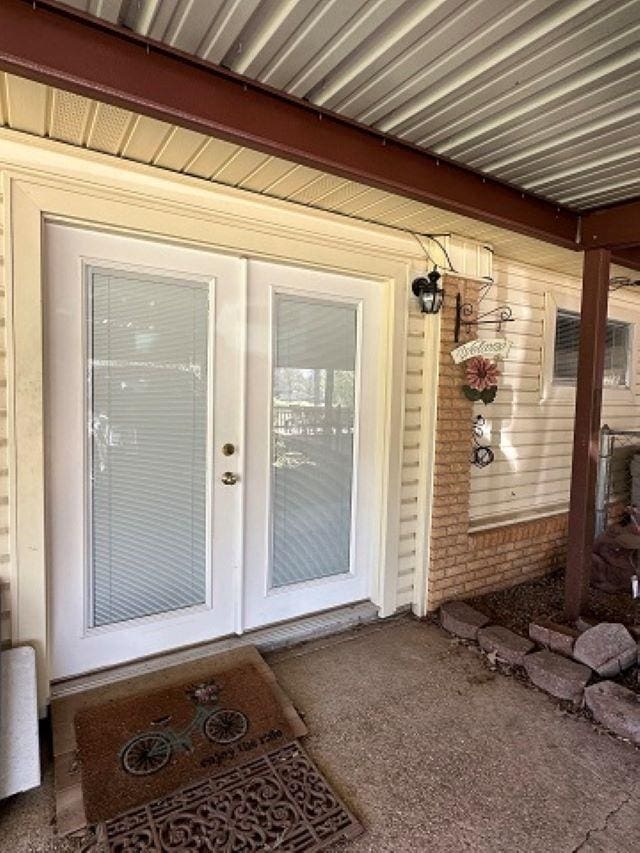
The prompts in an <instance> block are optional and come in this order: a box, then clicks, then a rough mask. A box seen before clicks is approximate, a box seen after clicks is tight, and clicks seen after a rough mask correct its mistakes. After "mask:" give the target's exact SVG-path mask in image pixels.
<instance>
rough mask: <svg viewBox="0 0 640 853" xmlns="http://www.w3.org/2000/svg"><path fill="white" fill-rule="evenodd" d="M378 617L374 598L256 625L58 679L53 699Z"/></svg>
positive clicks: (334, 631) (301, 639) (272, 648)
mask: <svg viewBox="0 0 640 853" xmlns="http://www.w3.org/2000/svg"><path fill="white" fill-rule="evenodd" d="M377 619H378V608H377V607H376V606H375V605H373V604H372V603H371V602H370V601H362V602H358V603H357V604H349V605H347V606H345V607H336V608H333V609H332V610H326V611H324V612H322V613H315V614H314V615H313V616H302V617H300V618H298V619H291V620H290V621H288V622H280V623H278V624H277V625H270V626H267V627H266V628H256V629H254V630H252V631H247V632H246V633H245V634H242V635H240V636H237V635H235V634H234V635H232V636H228V637H221V638H220V639H218V640H212V641H211V642H208V643H201V644H199V645H197V646H190V647H188V648H186V649H178V650H177V651H172V652H167V653H165V654H161V655H154V656H153V657H149V658H144V659H142V660H137V661H132V662H131V663H126V664H119V665H118V666H113V667H108V668H107V669H100V670H96V671H94V672H89V673H85V674H84V675H78V676H74V677H73V678H67V679H64V680H62V681H54V682H52V684H51V698H52V699H58V698H60V697H62V696H70V695H71V694H73V693H81V692H83V691H84V690H93V689H94V688H96V687H102V686H103V685H105V684H112V683H113V682H114V681H123V680H124V679H126V678H135V677H136V676H139V675H145V674H146V673H148V672H155V671H157V670H159V669H167V668H169V667H171V666H177V665H179V664H183V663H188V662H189V661H194V660H199V659H200V658H204V657H208V656H209V655H215V654H217V653H218V652H226V651H230V650H231V649H237V648H240V647H241V646H247V645H253V646H256V648H257V649H258V651H260V652H272V651H275V650H276V649H282V648H286V647H288V646H293V645H296V644H297V643H302V642H305V641H308V640H317V639H320V638H321V637H326V636H329V635H331V634H337V633H339V632H341V631H345V630H347V629H349V628H353V627H355V626H356V625H361V624H364V623H367V622H374V621H376V620H377Z"/></svg>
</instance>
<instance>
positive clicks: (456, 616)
mask: <svg viewBox="0 0 640 853" xmlns="http://www.w3.org/2000/svg"><path fill="white" fill-rule="evenodd" d="M488 622H489V617H488V616H485V615H484V614H483V613H480V612H479V611H478V610H474V608H473V607H470V606H469V605H468V604H465V603H464V601H447V602H446V603H445V604H443V605H442V607H441V608H440V624H441V625H442V627H443V628H444V629H445V631H449V632H450V633H451V634H455V635H456V637H462V638H463V639H465V640H476V639H477V638H478V630H479V629H480V628H484V626H485V625H487V624H488Z"/></svg>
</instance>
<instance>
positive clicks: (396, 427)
mask: <svg viewBox="0 0 640 853" xmlns="http://www.w3.org/2000/svg"><path fill="white" fill-rule="evenodd" d="M34 164H36V165H34ZM0 174H1V175H2V178H3V180H2V186H3V187H4V188H5V196H6V198H5V202H6V204H5V206H4V212H3V217H2V220H1V221H2V222H3V225H4V229H5V247H6V249H7V256H8V260H9V262H8V263H7V269H8V271H9V279H10V281H9V284H10V285H11V287H10V289H9V290H10V297H11V298H12V304H13V308H12V316H13V317H14V318H15V322H13V323H12V326H11V330H10V331H11V333H10V335H9V338H10V340H11V342H12V351H11V356H12V358H11V363H12V365H13V366H14V368H15V369H14V370H13V372H10V376H9V382H10V389H11V399H12V404H11V406H10V421H11V423H12V424H13V429H14V432H15V434H16V436H17V450H16V446H13V448H12V450H11V460H10V466H11V471H10V475H11V476H10V478H8V477H7V471H6V467H4V466H6V465H7V462H6V460H4V458H2V459H0V466H2V468H1V470H0V488H1V491H0V501H5V504H4V505H2V507H3V508H2V513H3V514H2V515H1V516H0V522H1V524H2V525H3V526H2V530H1V533H0V537H1V539H0V542H1V543H2V548H3V550H2V554H4V555H5V557H4V561H5V562H3V563H1V564H0V565H1V566H2V572H3V576H6V577H10V579H11V589H10V591H9V595H5V598H10V600H11V602H12V604H13V613H12V618H11V620H10V619H8V618H5V623H6V624H5V633H6V634H8V626H9V623H10V622H11V623H12V625H13V641H14V642H18V643H23V642H27V643H31V644H33V645H35V646H36V648H37V649H38V650H39V652H40V655H41V660H42V659H44V658H46V647H47V633H46V561H45V551H46V542H45V535H44V516H43V514H42V513H43V500H44V490H43V471H44V469H43V455H42V454H43V430H44V424H43V423H42V375H41V356H42V352H41V335H42V330H41V315H42V312H41V300H42V280H43V270H42V267H41V257H42V246H41V239H42V237H41V233H42V228H41V222H42V219H43V218H50V219H55V220H67V221H72V222H74V221H75V222H84V223H89V224H91V223H95V224H96V225H98V226H100V227H107V228H114V227H115V228H117V229H123V230H124V231H125V232H127V233H132V232H133V233H135V232H137V233H142V234H147V235H148V236H152V237H162V236H163V235H166V238H169V239H174V240H179V241H181V242H186V243H189V244H193V245H196V246H211V247H212V248H213V247H215V248H216V249H219V250H221V251H227V252H232V253H241V254H251V255H252V256H255V257H263V258H269V259H274V260H286V261H290V262H292V263H301V264H310V265H314V266H317V267H319V268H323V267H324V268H327V269H335V270H336V271H342V272H351V273H353V274H361V275H364V276H367V277H373V278H377V279H378V280H380V282H381V284H383V285H384V287H383V289H381V298H383V299H385V300H386V308H385V317H386V318H387V320H388V323H389V327H388V330H387V334H388V341H389V368H388V377H387V390H386V393H387V397H388V400H389V407H390V408H389V420H388V424H387V434H386V438H385V442H386V446H387V449H388V451H389V453H390V456H389V457H388V459H387V460H386V461H385V460H382V459H381V460H379V464H381V465H385V466H386V471H387V473H386V476H385V494H386V495H388V496H393V498H392V501H391V503H389V504H388V505H387V508H386V510H385V518H386V522H387V525H386V528H385V529H384V530H381V555H382V562H383V568H384V571H381V578H380V585H379V589H378V590H377V592H376V596H375V600H376V601H377V602H378V603H379V604H380V606H381V612H382V613H383V615H389V614H390V613H393V612H394V611H395V610H396V609H397V608H398V607H402V606H408V605H410V606H412V607H413V609H414V611H415V612H417V613H420V614H421V613H423V612H424V610H425V603H426V602H425V599H426V580H425V576H426V562H427V557H426V554H427V543H426V530H427V529H428V523H427V516H428V512H429V493H430V485H429V484H430V465H431V453H432V449H433V424H432V417H433V412H434V404H435V375H436V372H437V363H438V362H437V358H435V357H434V353H435V348H436V347H437V342H438V328H439V324H438V318H437V317H427V316H425V315H421V314H419V312H418V310H417V306H416V302H415V300H414V299H413V297H411V296H410V295H409V283H410V280H411V278H412V276H413V274H415V273H417V272H422V271H424V266H425V256H424V253H423V252H422V251H421V249H420V246H419V245H418V244H417V242H416V241H415V240H414V239H413V238H412V237H411V236H410V235H403V234H398V233H397V232H392V231H388V230H385V229H384V228H380V227H376V226H369V225H362V224H358V223H352V222H345V221H344V220H343V219H339V218H337V217H335V216H333V215H332V214H327V213H322V212H318V211H307V210H305V211H302V210H301V209H300V208H298V207H294V206H292V205H290V204H288V203H287V202H284V201H275V200H272V199H260V198H257V197H256V196H255V195H249V194H248V193H246V192H243V191H242V190H238V189H232V188H219V187H214V186H211V185H210V184H207V183H204V182H201V181H198V180H196V179H193V178H190V177H185V176H183V175H177V174H176V175H174V174H171V173H167V172H165V171H160V170H158V169H157V168H154V167H148V166H144V165H139V164H129V163H123V162H122V161H116V160H115V159H114V158H111V157H109V156H107V155H98V154H95V153H93V152H86V151H77V150H73V151H71V152H70V151H69V149H65V148H64V146H61V145H59V144H58V143H53V142H44V141H39V140H38V141H29V142H26V141H25V140H24V139H22V140H14V139H13V138H12V137H11V136H8V135H7V134H6V132H4V134H3V133H0ZM9 218H11V223H12V226H11V230H10V229H9ZM427 248H428V250H429V253H430V255H431V257H433V258H436V259H438V258H439V257H441V256H439V253H438V248H437V246H435V245H429V246H428V247H427ZM9 249H10V251H9ZM449 249H450V251H451V253H452V254H453V255H455V263H456V264H460V265H461V266H463V267H464V268H465V269H466V270H467V274H472V272H473V270H474V269H475V270H476V272H477V274H479V275H482V274H485V273H486V271H487V270H486V269H485V267H486V264H487V252H486V251H485V250H483V249H482V248H481V247H479V246H478V244H477V243H474V242H473V241H465V240H453V241H451V242H450V243H449ZM3 305H4V302H2V306H3ZM2 316H3V315H2ZM2 333H3V335H4V328H3V330H2ZM1 376H2V380H3V379H4V374H2V375H1ZM405 384H406V395H405ZM2 388H3V389H4V390H3V393H4V394H6V382H4V384H3V386H2ZM6 407H7V403H6V401H2V400H1V399H0V408H1V409H2V412H3V414H6ZM4 422H6V418H4V419H3V423H4ZM2 435H4V433H3V434H2ZM0 450H1V451H2V454H6V452H7V449H6V442H5V443H4V445H3V446H2V447H0ZM18 475H19V476H18ZM9 482H11V484H12V491H11V492H9V486H8V483H9ZM9 506H10V507H11V508H12V518H13V521H12V527H11V534H12V535H11V543H12V549H13V550H12V553H11V560H8V558H7V556H6V554H7V553H8V551H7V541H8V531H9V527H8V524H9V522H8V519H7V515H6V514H7V511H8V508H9ZM8 607H9V605H8V603H5V608H6V609H8ZM40 687H41V697H43V698H44V697H46V695H47V690H48V677H47V671H46V662H45V663H44V664H43V665H42V670H41V673H40Z"/></svg>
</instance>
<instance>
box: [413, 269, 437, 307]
mask: <svg viewBox="0 0 640 853" xmlns="http://www.w3.org/2000/svg"><path fill="white" fill-rule="evenodd" d="M440 278H441V276H440V273H439V272H438V268H437V267H434V268H433V269H432V270H431V272H429V273H427V275H426V276H422V275H421V276H418V278H414V280H413V282H412V283H411V290H412V291H413V294H414V296H416V297H417V298H418V302H419V303H420V310H421V311H422V313H423V314H437V313H438V311H440V309H441V308H442V305H443V302H444V288H442V287H441V286H440Z"/></svg>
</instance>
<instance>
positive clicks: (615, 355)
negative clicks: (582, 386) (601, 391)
mask: <svg viewBox="0 0 640 853" xmlns="http://www.w3.org/2000/svg"><path fill="white" fill-rule="evenodd" d="M579 344H580V315H579V314H576V313H574V312H573V311H563V310H559V311H558V312H557V314H556V337H555V348H554V363H553V379H554V382H558V383H561V384H567V385H571V384H573V385H575V382H576V377H577V375H578V349H579ZM629 346H630V338H629V324H628V323H621V322H619V321H616V320H608V321H607V337H606V342H605V356H604V384H605V385H607V386H612V387H625V386H627V385H628V384H629Z"/></svg>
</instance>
